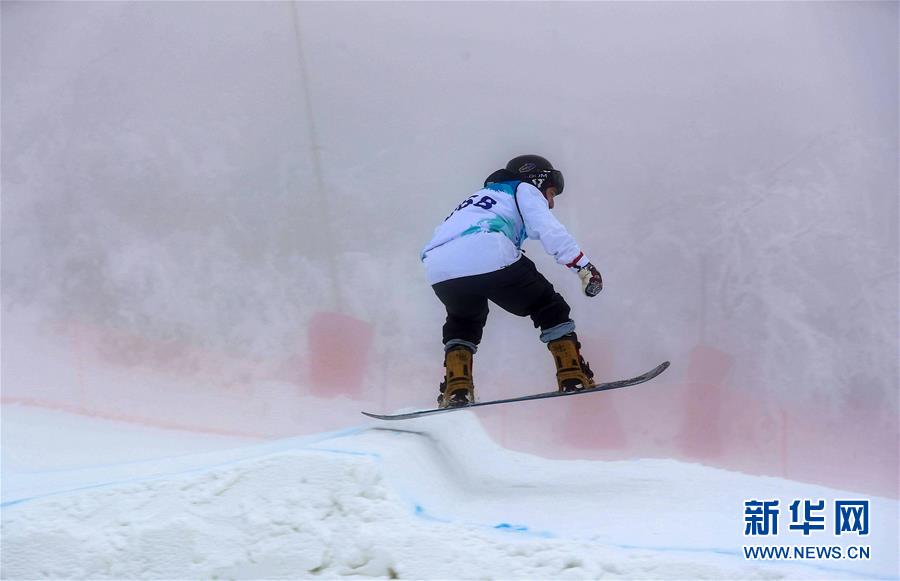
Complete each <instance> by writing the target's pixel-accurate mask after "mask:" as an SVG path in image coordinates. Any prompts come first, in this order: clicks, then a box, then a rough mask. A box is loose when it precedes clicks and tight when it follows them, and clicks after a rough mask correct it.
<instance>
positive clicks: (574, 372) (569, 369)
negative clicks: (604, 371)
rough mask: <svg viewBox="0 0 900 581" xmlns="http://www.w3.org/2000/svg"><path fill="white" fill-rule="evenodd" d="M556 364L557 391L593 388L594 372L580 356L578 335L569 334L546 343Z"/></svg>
mask: <svg viewBox="0 0 900 581" xmlns="http://www.w3.org/2000/svg"><path fill="white" fill-rule="evenodd" d="M547 348H548V349H550V353H552V354H553V361H554V362H555V363H556V383H557V385H558V386H559V391H561V392H570V391H581V390H583V389H588V388H591V387H594V372H593V371H591V366H590V365H588V363H587V361H585V360H584V357H582V356H581V343H580V342H579V341H578V335H576V334H575V333H569V334H568V335H563V336H562V337H560V338H559V339H554V340H553V341H550V342H549V343H547Z"/></svg>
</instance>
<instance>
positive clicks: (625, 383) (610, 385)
mask: <svg viewBox="0 0 900 581" xmlns="http://www.w3.org/2000/svg"><path fill="white" fill-rule="evenodd" d="M667 367H669V362H668V361H664V362H662V363H660V364H659V365H657V366H656V367H654V368H653V369H651V370H650V371H648V372H646V373H643V374H641V375H638V376H637V377H632V378H631V379H620V380H618V381H610V382H607V383H598V384H597V385H595V386H594V387H590V388H588V389H582V390H581V391H548V392H546V393H536V394H533V395H523V396H521V397H511V398H507V399H495V400H492V401H480V402H479V401H476V402H475V403H471V404H469V405H464V406H459V407H449V408H435V409H430V410H420V411H417V412H409V413H405V414H393V415H391V414H385V415H382V414H370V413H369V412H362V414H363V415H364V416H368V417H370V418H375V419H376V420H408V419H411V418H421V417H422V416H431V415H434V414H443V413H447V412H455V411H459V410H468V409H472V408H478V407H484V406H489V405H497V404H501V403H513V402H518V401H532V400H535V399H549V398H552V397H568V396H570V395H583V394H585V393H597V392H598V391H610V390H612V389H619V388H622V387H630V386H632V385H637V384H639V383H644V382H645V381H650V380H651V379H653V378H654V377H656V376H657V375H659V374H660V373H662V372H663V371H665V370H666V368H667Z"/></svg>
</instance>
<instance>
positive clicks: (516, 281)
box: [431, 255, 574, 345]
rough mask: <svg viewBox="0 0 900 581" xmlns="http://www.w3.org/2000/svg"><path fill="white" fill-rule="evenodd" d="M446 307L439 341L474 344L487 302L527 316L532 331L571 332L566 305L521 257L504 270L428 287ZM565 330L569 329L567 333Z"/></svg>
mask: <svg viewBox="0 0 900 581" xmlns="http://www.w3.org/2000/svg"><path fill="white" fill-rule="evenodd" d="M431 288H433V289H434V292H435V294H436V295H437V297H438V298H439V299H440V300H441V302H442V303H444V306H445V307H446V308H447V321H446V322H445V323H444V331H443V341H444V345H447V343H448V342H451V341H453V342H454V343H456V342H461V341H464V342H467V343H471V344H473V345H478V344H479V343H480V342H481V335H482V333H483V331H484V325H485V323H486V322H487V316H488V301H491V302H493V303H494V304H496V305H497V306H499V307H500V308H502V309H504V310H506V311H509V312H510V313H512V314H514V315H518V316H520V317H526V316H527V317H531V320H532V321H533V322H534V326H535V328H539V329H541V330H542V331H547V330H548V329H553V328H557V327H559V328H564V327H565V328H567V327H568V326H571V329H574V323H572V322H571V320H570V319H569V310H570V309H569V304H568V303H566V301H565V299H563V298H562V296H561V295H560V294H559V293H557V292H556V290H554V288H553V285H552V284H551V283H550V281H548V280H547V279H546V278H544V275H542V274H541V273H540V272H538V270H537V268H536V267H535V265H534V262H532V261H531V260H530V259H528V258H527V257H525V256H524V255H523V256H522V257H521V258H520V259H519V260H517V261H516V262H514V263H512V264H510V265H509V266H507V267H506V268H502V269H500V270H495V271H494V272H488V273H485V274H476V275H474V276H464V277H460V278H452V279H450V280H445V281H443V282H439V283H437V284H434V285H432V287H431ZM571 329H569V330H571Z"/></svg>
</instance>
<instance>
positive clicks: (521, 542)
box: [2, 406, 897, 579]
mask: <svg viewBox="0 0 900 581" xmlns="http://www.w3.org/2000/svg"><path fill="white" fill-rule="evenodd" d="M3 412H4V441H5V442H10V441H12V442H16V443H17V446H16V447H15V453H16V454H18V455H20V459H19V460H18V461H16V460H15V459H13V461H12V462H10V461H9V459H8V456H7V455H8V453H9V452H11V451H12V450H13V449H12V448H8V447H7V446H6V445H5V446H4V475H3V538H4V542H3V547H2V563H3V577H4V578H5V579H33V578H57V579H59V578H93V579H101V578H102V579H122V578H152V579H162V578H232V579H238V578H240V579H250V578H253V579H258V578H268V579H274V578H313V577H316V578H337V577H342V578H343V577H347V578H367V577H380V578H402V579H416V578H419V579H424V578H428V579H431V578H454V579H475V578H477V579H586V578H629V579H631V578H680V579H683V578H707V579H721V578H764V579H772V578H782V577H789V578H872V577H893V576H895V575H896V573H897V560H896V550H895V549H896V546H897V538H896V529H895V528H893V525H892V524H891V521H893V519H895V518H896V516H897V502H896V501H893V500H886V499H878V498H875V499H872V501H873V506H872V509H871V510H872V514H873V515H877V516H873V524H872V527H873V530H872V532H871V535H870V539H871V540H866V544H869V545H871V547H872V559H871V560H869V561H836V562H826V561H822V562H806V563H805V564H797V563H795V562H778V563H770V562H761V561H760V562H755V561H754V562H750V561H746V560H744V558H743V556H742V553H741V546H742V545H744V544H750V543H749V542H748V541H747V539H746V538H745V537H743V535H742V533H743V502H744V500H746V499H748V498H782V499H788V498H793V497H797V498H828V499H834V498H846V497H854V495H853V494H852V493H849V492H844V491H836V490H830V489H825V488H822V487H818V486H813V485H808V484H800V483H796V482H790V481H785V480H780V479H774V478H761V477H753V476H746V475H742V474H738V473H734V472H728V471H724V470H717V469H712V468H708V467H702V466H699V465H691V464H686V463H681V462H676V461H673V460H654V459H645V460H635V461H617V462H596V461H559V460H547V459H541V458H538V457H535V456H530V455H526V454H521V453H516V452H511V451H508V450H505V449H503V448H501V447H499V446H498V445H496V444H495V443H494V442H492V441H491V440H490V439H489V438H488V436H487V435H486V434H485V432H484V431H483V430H482V428H481V426H480V423H479V421H478V419H477V417H476V415H475V414H473V413H471V412H457V413H454V414H449V415H447V416H437V417H433V418H428V419H422V420H413V421H406V422H395V423H371V424H363V425H360V426H357V427H354V428H351V429H347V430H344V431H340V432H331V433H324V434H318V435H316V436H309V437H303V438H293V439H284V440H278V441H272V442H255V443H254V442H249V441H247V442H235V441H234V440H230V439H227V438H222V439H221V441H218V442H217V441H215V440H216V438H215V437H211V436H203V437H197V436H196V435H193V434H187V433H178V432H171V431H169V432H166V431H163V430H153V429H149V428H141V429H138V428H135V427H134V426H127V425H123V424H121V423H119V422H112V421H107V420H99V419H94V418H78V417H74V416H72V417H65V416H64V415H63V414H60V413H58V412H54V414H53V416H52V417H48V415H47V412H45V411H42V410H35V409H33V408H29V407H26V406H7V407H5V408H4V410H3ZM48 420H51V421H48ZM140 430H143V432H144V433H143V438H140V437H139V431H140ZM104 431H105V433H106V434H107V436H108V437H107V438H105V439H98V440H95V441H93V442H91V443H90V445H91V447H92V449H93V450H94V453H95V454H96V457H95V458H94V459H99V458H103V457H105V458H108V459H110V460H113V461H112V462H110V463H108V464H96V463H93V464H92V463H91V462H92V459H91V455H90V454H87V453H86V451H85V450H84V449H83V448H82V446H83V445H85V444H86V443H87V442H86V441H85V439H84V438H83V437H81V436H79V434H81V435H84V434H101V433H103V432H104ZM120 434H124V436H123V437H121V438H120V437H119V435H120ZM70 436H72V437H71V438H70ZM176 440H178V441H180V442H182V444H183V445H182V447H181V452H182V453H175V450H174V449H172V448H171V447H168V446H167V445H166V444H165V443H166V442H175V441H176ZM51 442H52V443H53V444H52V445H50V443H51ZM236 443H240V444H243V445H241V446H238V447H234V445H235V444H236ZM154 446H155V448H154ZM204 450H205V451H204ZM183 452H193V453H189V454H186V453H183ZM29 454H30V455H33V456H35V457H40V458H41V461H40V463H41V469H40V470H24V469H23V468H25V466H26V465H25V464H23V463H22V461H21V456H22V455H29ZM128 455H131V456H132V457H134V458H141V459H140V460H139V461H129V462H122V461H121V460H123V459H124V458H125V457H127V456H128ZM151 456H155V458H153V459H150V457H151ZM75 459H80V460H81V461H82V462H83V463H84V466H82V467H78V468H76V467H74V466H73V465H72V464H73V460H75ZM54 460H55V461H57V462H59V463H60V466H65V467H64V468H60V469H52V468H50V466H51V464H52V463H53V461H54ZM10 464H11V465H12V466H10ZM856 496H859V495H856ZM788 538H790V537H788V536H785V535H782V538H781V540H780V541H779V542H780V543H784V542H787V540H786V539H788ZM793 540H794V542H797V541H798V539H796V538H794V539H793ZM799 541H801V542H802V535H801V538H800V539H799ZM854 541H855V542H857V543H858V542H859V539H858V538H855V539H853V540H851V541H848V540H846V539H844V540H840V543H841V544H847V543H851V544H852V542H854ZM827 542H828V543H829V544H831V543H838V540H835V539H831V538H830V535H829V538H828V539H827Z"/></svg>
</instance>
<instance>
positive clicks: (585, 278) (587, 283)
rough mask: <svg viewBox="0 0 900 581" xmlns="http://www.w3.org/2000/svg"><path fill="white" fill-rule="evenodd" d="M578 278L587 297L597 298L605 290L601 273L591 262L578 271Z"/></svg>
mask: <svg viewBox="0 0 900 581" xmlns="http://www.w3.org/2000/svg"><path fill="white" fill-rule="evenodd" d="M578 276H579V277H580V278H581V288H582V289H583V290H584V294H586V295H587V296H589V297H595V296H597V295H598V294H600V291H602V290H603V278H602V277H601V276H600V271H598V270H597V267H596V266H594V265H593V264H591V263H590V262H588V263H587V264H586V265H584V266H582V267H581V268H579V269H578Z"/></svg>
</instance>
